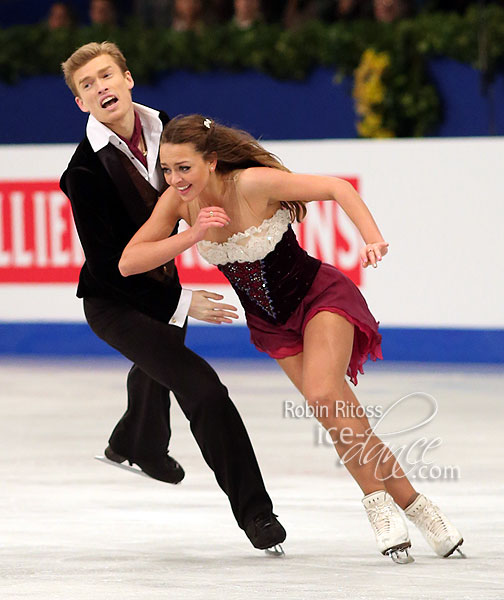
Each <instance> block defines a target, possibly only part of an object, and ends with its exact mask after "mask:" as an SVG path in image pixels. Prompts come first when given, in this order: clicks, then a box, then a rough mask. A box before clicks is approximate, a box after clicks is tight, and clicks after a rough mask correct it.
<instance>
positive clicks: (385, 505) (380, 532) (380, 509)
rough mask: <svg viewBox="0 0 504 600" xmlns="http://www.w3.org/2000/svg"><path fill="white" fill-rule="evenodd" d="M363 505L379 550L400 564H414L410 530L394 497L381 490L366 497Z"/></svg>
mask: <svg viewBox="0 0 504 600" xmlns="http://www.w3.org/2000/svg"><path fill="white" fill-rule="evenodd" d="M362 504H363V505H364V508H365V509H366V513H367V516H368V519H369V522H370V523H371V527H372V528H373V531H374V534H375V537H376V543H377V544H378V550H379V551H380V552H381V553H382V554H384V555H386V556H390V558H391V559H392V560H393V561H394V562H396V563H398V564H408V563H412V562H413V561H414V559H413V557H412V556H410V555H409V554H408V548H410V547H411V542H410V539H409V534H408V528H407V527H406V523H405V521H404V519H403V517H402V515H401V513H400V512H399V510H398V508H397V506H396V505H395V504H394V501H393V500H392V497H391V496H390V495H389V494H387V492H385V491H382V490H379V491H378V492H373V493H372V494H368V495H367V496H364V498H363V499H362Z"/></svg>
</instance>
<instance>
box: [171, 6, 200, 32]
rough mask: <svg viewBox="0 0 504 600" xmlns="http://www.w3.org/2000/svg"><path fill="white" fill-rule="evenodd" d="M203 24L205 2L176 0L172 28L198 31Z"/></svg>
mask: <svg viewBox="0 0 504 600" xmlns="http://www.w3.org/2000/svg"><path fill="white" fill-rule="evenodd" d="M203 25H204V23H203V4H202V1H201V0H175V1H174V4H173V19H172V29H174V30H175V31H197V30H199V29H201V28H202V27H203Z"/></svg>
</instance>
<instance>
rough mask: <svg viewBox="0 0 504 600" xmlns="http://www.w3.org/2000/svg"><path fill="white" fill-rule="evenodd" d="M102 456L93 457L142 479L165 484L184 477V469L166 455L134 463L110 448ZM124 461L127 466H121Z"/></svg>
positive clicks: (174, 482) (177, 481) (178, 480)
mask: <svg viewBox="0 0 504 600" xmlns="http://www.w3.org/2000/svg"><path fill="white" fill-rule="evenodd" d="M104 454H105V456H95V458H96V459H97V460H100V461H102V462H104V463H106V464H109V465H112V466H114V467H119V468H120V469H124V470H126V471H130V472H132V473H136V474H137V475H143V476H144V477H151V478H152V479H157V480H158V481H163V482H165V483H173V484H177V483H180V482H181V481H182V479H184V476H185V472H184V469H183V468H182V467H181V466H180V464H179V463H178V462H177V461H176V460H175V459H174V458H172V457H171V456H170V455H169V454H166V455H165V456H163V457H161V458H160V459H159V460H151V461H147V460H146V461H144V460H135V463H133V462H132V461H130V460H129V459H128V458H126V457H125V456H121V455H120V454H117V452H114V450H112V448H111V447H110V446H107V447H106V448H105V453H104ZM126 461H127V462H128V464H123V463H125V462H126Z"/></svg>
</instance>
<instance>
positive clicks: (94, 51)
mask: <svg viewBox="0 0 504 600" xmlns="http://www.w3.org/2000/svg"><path fill="white" fill-rule="evenodd" d="M102 54H108V55H109V56H111V57H112V58H113V59H114V60H115V62H116V63H117V65H118V66H119V68H120V69H121V71H122V72H123V73H124V72H125V71H127V70H128V66H127V65H126V59H125V58H124V54H123V53H122V52H121V51H120V50H119V48H118V47H117V46H116V44H114V43H113V42H90V43H89V44H85V45H84V46H81V47H80V48H77V50H76V51H75V52H74V53H73V54H72V56H70V58H68V59H67V60H65V62H64V63H61V68H62V70H63V75H64V76H65V82H66V84H67V85H68V87H69V88H70V89H71V90H72V94H73V95H74V96H78V95H79V93H78V91H77V88H76V86H75V82H74V80H73V76H74V73H75V71H77V69H80V68H81V67H83V66H84V65H85V64H87V63H88V62H89V61H90V60H93V58H96V57H97V56H101V55H102Z"/></svg>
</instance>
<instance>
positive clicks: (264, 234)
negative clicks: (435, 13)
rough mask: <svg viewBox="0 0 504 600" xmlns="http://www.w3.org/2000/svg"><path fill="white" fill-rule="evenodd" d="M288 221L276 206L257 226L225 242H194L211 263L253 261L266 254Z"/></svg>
mask: <svg viewBox="0 0 504 600" xmlns="http://www.w3.org/2000/svg"><path fill="white" fill-rule="evenodd" d="M290 222H291V219H290V213H289V211H288V210H287V209H284V208H282V209H280V210H277V212H276V213H275V214H274V215H273V216H272V217H270V218H269V219H265V220H264V221H263V222H262V223H261V224H260V225H259V226H257V227H256V226H255V225H253V226H252V227H249V228H248V229H246V230H245V231H240V232H238V233H235V234H234V235H232V236H231V237H230V238H228V239H227V240H226V241H225V242H222V243H219V242H208V241H206V240H202V241H201V242H198V243H197V244H196V245H197V247H198V252H199V253H200V254H201V256H202V257H203V258H204V259H205V260H206V261H207V262H209V263H210V264H212V265H225V264H226V263H233V262H254V261H256V260H261V259H263V258H264V257H265V256H267V255H268V254H269V253H270V252H271V251H272V250H273V249H274V248H275V246H276V245H277V244H278V242H279V241H280V240H281V239H282V237H283V235H284V233H285V232H286V231H287V229H288V227H289V224H290Z"/></svg>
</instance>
